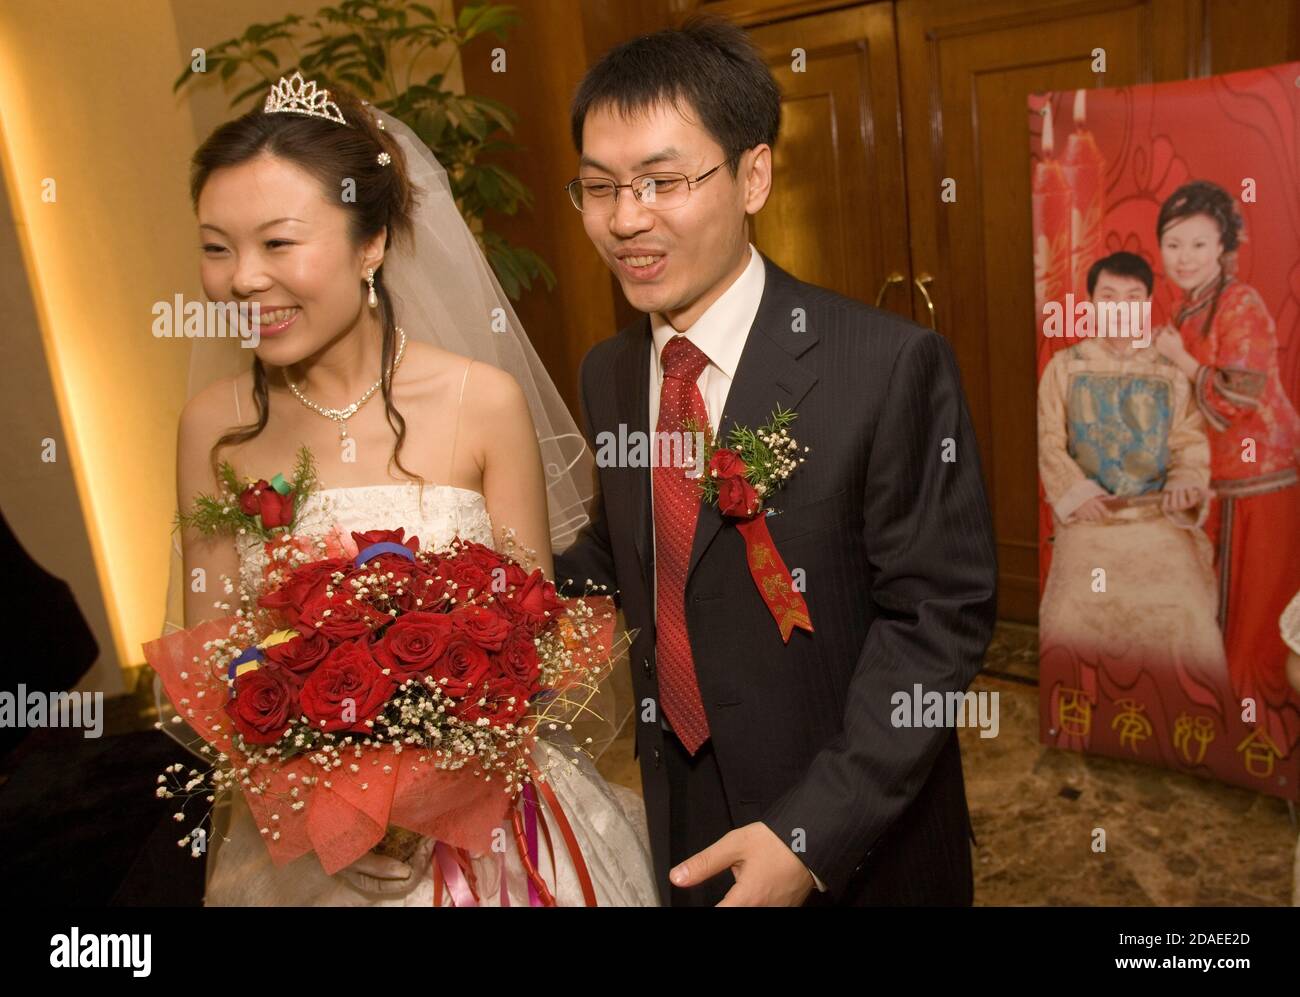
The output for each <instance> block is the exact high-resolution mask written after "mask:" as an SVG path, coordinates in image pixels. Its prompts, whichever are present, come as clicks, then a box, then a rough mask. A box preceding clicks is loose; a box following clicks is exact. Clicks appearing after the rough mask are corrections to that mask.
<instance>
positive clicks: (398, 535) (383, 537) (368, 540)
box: [352, 530, 420, 554]
mask: <svg viewBox="0 0 1300 997" xmlns="http://www.w3.org/2000/svg"><path fill="white" fill-rule="evenodd" d="M405 535H406V530H366V531H365V532H364V533H358V532H357V531H356V530H353V531H352V539H353V540H354V541H355V542H356V545H357V553H358V554H360V553H361V552H362V551H363V550H365V549H366V548H367V547H369V546H370V545H371V544H382V543H394V544H401V545H402V546H403V547H408V548H410V551H411V553H412V554H415V553H418V552H419V550H420V538H419V537H407V539H405V540H403V539H402V537H403V536H405Z"/></svg>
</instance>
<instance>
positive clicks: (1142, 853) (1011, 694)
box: [598, 624, 1297, 906]
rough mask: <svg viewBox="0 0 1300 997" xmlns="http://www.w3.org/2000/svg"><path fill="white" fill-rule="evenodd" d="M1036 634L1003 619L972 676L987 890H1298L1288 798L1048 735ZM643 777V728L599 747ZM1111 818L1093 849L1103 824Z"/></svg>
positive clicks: (1124, 901) (1273, 893)
mask: <svg viewBox="0 0 1300 997" xmlns="http://www.w3.org/2000/svg"><path fill="white" fill-rule="evenodd" d="M1036 649H1037V634H1036V631H1035V630H1034V629H1033V628H1032V627H1021V626H1015V625H1011V624H1006V625H1000V626H999V628H998V631H997V634H996V635H995V637H994V639H993V642H992V644H991V645H990V647H989V653H988V655H987V657H986V659H985V670H984V672H983V673H982V674H981V675H980V676H979V678H978V679H977V680H976V681H975V683H974V684H973V685H972V689H974V690H976V691H980V690H989V691H994V690H996V691H997V692H998V693H1000V695H999V706H1000V728H999V733H998V736H997V737H995V738H981V737H980V736H979V732H978V730H975V729H973V728H966V729H963V730H961V732H960V737H961V741H962V759H963V765H964V771H965V776H966V795H967V799H968V801H969V804H970V809H971V816H972V821H973V823H974V827H975V836H976V838H977V839H978V844H977V845H976V847H975V902H976V904H977V905H987V906H1008V905H1020V904H1032V905H1039V904H1048V905H1067V904H1081V905H1114V906H1181V905H1195V906H1239V905H1250V906H1281V905H1288V904H1290V903H1291V891H1292V882H1293V876H1294V862H1295V855H1296V833H1297V832H1296V826H1295V823H1294V817H1293V815H1292V814H1291V813H1289V812H1288V808H1287V805H1286V803H1284V802H1282V801H1281V800H1278V799H1275V798H1272V797H1266V796H1260V795H1258V794H1256V793H1252V792H1248V791H1247V790H1244V789H1239V788H1237V787H1235V786H1229V785H1226V784H1223V783H1218V782H1212V781H1210V780H1207V779H1199V778H1195V777H1192V776H1187V775H1182V774H1180V773H1176V772H1172V771H1168V770H1165V769H1158V768H1152V767H1149V766H1145V765H1138V764H1135V763H1132V762H1124V761H1119V760H1116V759H1110V758H1102V757H1097V756H1090V755H1082V754H1077V753H1074V752H1068V751H1061V750H1058V749H1053V748H1045V747H1043V746H1042V745H1040V744H1039V743H1038V686H1037V678H1038V675H1037V650H1036ZM598 767H599V768H600V769H601V771H602V772H603V773H604V774H605V776H606V778H608V779H610V780H611V781H613V782H618V783H621V784H623V785H626V786H630V787H632V788H634V789H637V790H639V789H640V772H639V769H638V765H637V762H636V760H635V759H634V758H633V757H632V742H631V730H630V727H629V729H627V730H625V731H624V732H623V735H622V736H621V737H620V738H619V739H618V740H617V741H615V742H614V744H613V745H611V747H610V748H609V749H608V750H607V751H606V752H605V753H604V754H603V755H602V756H601V757H600V759H599V762H598ZM1095 828H1103V829H1105V832H1106V850H1105V851H1104V852H1094V851H1093V848H1092V841H1093V831H1094V829H1095Z"/></svg>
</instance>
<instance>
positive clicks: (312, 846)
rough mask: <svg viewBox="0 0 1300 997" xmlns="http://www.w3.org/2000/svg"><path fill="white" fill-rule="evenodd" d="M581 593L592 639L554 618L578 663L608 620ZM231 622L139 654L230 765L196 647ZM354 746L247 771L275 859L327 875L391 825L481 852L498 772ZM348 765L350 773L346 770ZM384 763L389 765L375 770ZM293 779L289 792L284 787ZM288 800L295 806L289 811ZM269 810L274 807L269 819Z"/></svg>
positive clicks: (233, 755) (216, 692)
mask: <svg viewBox="0 0 1300 997" xmlns="http://www.w3.org/2000/svg"><path fill="white" fill-rule="evenodd" d="M586 602H587V604H588V606H589V607H591V608H593V609H594V610H596V614H595V619H594V620H590V621H589V624H594V625H596V626H597V627H598V628H599V629H598V631H597V633H598V636H597V637H596V638H595V639H591V638H590V636H589V637H588V639H586V640H580V639H579V638H578V637H577V635H576V634H573V633H572V632H568V627H567V626H566V625H565V624H564V623H563V622H562V624H561V633H562V634H563V635H564V637H565V642H566V644H568V646H569V647H570V649H571V650H572V651H573V652H574V653H575V659H576V661H578V662H584V663H585V662H590V661H592V660H594V659H598V658H600V657H601V651H600V650H598V649H601V648H604V649H608V648H609V646H610V642H611V640H612V636H613V630H614V620H615V612H614V609H613V600H612V599H610V598H608V597H603V596H602V597H589V598H588V599H587V600H586ZM566 605H569V604H567V603H566ZM235 622H236V618H235V617H225V618H222V619H218V620H210V621H207V622H205V623H201V624H199V625H198V626H196V627H193V628H191V629H190V630H186V631H179V632H176V633H172V634H169V635H167V636H165V637H161V638H159V639H158V640H154V641H150V642H149V643H147V644H145V645H144V654H145V659H146V660H147V661H148V662H149V665H150V666H151V667H152V668H153V669H154V670H155V671H156V672H157V673H158V675H159V677H160V678H161V680H162V683H163V688H164V689H165V690H166V692H167V696H168V698H169V699H170V700H171V702H172V704H173V705H174V706H175V707H176V710H177V712H178V714H179V715H180V716H181V717H182V718H183V719H184V720H185V722H186V723H188V724H189V725H190V727H192V728H193V729H194V731H195V732H196V733H197V734H199V736H200V737H202V738H203V739H204V740H205V741H206V742H207V743H208V744H210V745H212V747H213V749H214V751H219V752H225V753H226V754H227V755H228V756H229V757H230V759H231V760H232V762H233V763H234V764H235V765H236V766H237V767H238V766H241V765H243V764H245V760H246V756H245V755H243V754H242V753H241V752H240V751H238V750H237V749H236V748H235V747H234V744H233V741H232V739H231V733H232V731H233V730H234V726H233V724H232V722H231V721H230V719H229V718H228V717H227V715H226V713H225V710H224V707H225V704H226V700H227V699H228V697H229V686H228V685H227V683H226V681H225V679H224V677H223V676H216V675H212V674H210V673H209V670H208V666H207V664H206V662H207V659H208V658H209V657H210V655H211V652H210V651H208V650H205V649H204V646H203V645H204V644H205V643H206V642H208V641H211V640H214V639H218V638H227V637H229V636H230V631H231V628H232V626H233V625H234V624H235ZM196 658H197V659H198V661H196V660H195V659H196ZM182 676H184V677H182ZM562 684H563V683H562ZM200 692H202V693H203V696H201V697H200V696H199V693H200ZM200 704H201V706H200ZM357 755H358V753H356V752H348V751H346V750H344V751H342V752H341V757H342V758H343V765H342V766H340V767H338V768H335V769H332V770H331V771H330V772H329V773H328V775H325V774H324V773H323V771H322V770H321V769H320V768H319V767H318V766H316V765H313V764H312V763H311V762H310V761H308V760H307V759H306V758H305V757H296V758H293V759H290V760H288V761H285V762H281V763H279V764H277V765H274V766H271V765H262V766H259V767H258V769H257V770H256V771H255V772H253V773H251V774H252V776H253V777H254V781H255V782H259V783H265V784H266V786H265V790H264V791H263V792H260V793H253V792H245V799H246V800H247V802H248V806H249V809H250V811H251V812H252V814H253V817H254V819H255V820H256V821H257V825H258V827H259V828H263V827H264V828H268V829H269V830H268V833H267V834H265V835H263V840H264V841H265V842H266V846H267V850H268V851H269V853H270V855H271V858H272V861H274V862H275V864H276V865H285V864H287V863H289V862H291V861H293V860H294V859H296V858H298V857H300V856H302V855H304V854H307V853H308V852H312V853H314V854H315V855H316V856H317V859H318V860H319V861H320V864H321V868H322V869H324V870H325V872H326V873H329V874H333V873H335V872H337V871H338V870H340V869H342V868H345V867H346V866H348V865H351V864H352V863H353V862H355V861H356V860H357V859H358V858H360V857H361V856H363V855H365V854H366V852H368V851H370V849H372V848H373V847H374V846H375V845H376V844H378V843H379V841H380V840H381V839H382V838H383V837H384V834H385V833H386V831H387V829H388V828H389V827H390V826H396V827H401V828H405V829H407V830H410V831H414V832H416V833H419V834H423V835H427V836H429V837H431V838H434V839H436V840H438V841H443V842H446V843H447V844H448V845H450V846H452V847H454V848H461V849H464V850H466V851H467V852H469V853H470V854H471V855H482V854H484V853H486V852H487V851H488V849H489V848H490V847H491V844H492V833H493V831H494V830H495V829H496V828H498V827H500V826H501V825H502V823H503V822H504V820H505V818H506V814H507V813H508V811H509V808H510V806H511V804H512V802H513V800H512V798H511V797H510V796H509V795H507V793H506V792H505V782H504V779H503V778H502V777H501V776H499V775H497V776H493V778H492V779H491V780H490V781H489V780H485V779H484V778H483V777H482V776H481V775H480V774H476V773H477V772H478V769H477V767H476V766H475V765H474V763H473V762H471V763H470V764H468V765H466V766H465V767H464V768H461V769H458V770H454V771H451V770H446V769H440V768H438V767H437V766H436V765H435V764H433V760H432V759H433V756H432V753H431V752H430V751H428V750H426V749H420V748H416V747H406V748H404V750H403V751H402V752H401V753H400V754H399V753H398V752H397V751H396V750H395V748H394V747H393V746H391V745H384V746H381V747H369V748H362V749H361V750H360V752H359V757H358V756H357ZM422 757H423V758H425V759H426V760H425V761H423V762H422V761H421V760H420V759H421V758H422ZM354 764H355V765H356V766H357V768H358V771H356V772H353V771H351V765H354ZM385 766H387V767H388V768H389V771H387V772H385V771H384V768H385ZM291 776H292V778H291ZM304 777H310V779H312V780H315V779H317V777H319V781H315V782H314V783H311V784H306V783H304ZM326 781H328V782H329V783H330V785H329V786H326V785H325V783H326ZM363 786H364V788H363ZM294 787H297V788H298V796H297V797H296V798H295V797H292V796H291V795H290V793H291V790H292V789H293V788H294ZM295 802H301V803H303V806H301V807H299V808H298V809H297V810H295V809H293V808H292V804H293V803H295ZM274 815H278V818H277V819H275V820H273V819H272V817H273V816H274ZM273 832H278V833H279V836H278V837H275V836H273Z"/></svg>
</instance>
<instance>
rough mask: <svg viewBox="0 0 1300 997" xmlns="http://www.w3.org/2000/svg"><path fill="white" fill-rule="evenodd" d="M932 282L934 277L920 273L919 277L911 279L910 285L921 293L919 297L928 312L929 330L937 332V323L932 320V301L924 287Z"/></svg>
mask: <svg viewBox="0 0 1300 997" xmlns="http://www.w3.org/2000/svg"><path fill="white" fill-rule="evenodd" d="M933 280H934V277H932V276H931V275H930V274H928V273H926V272H925V271H922V272H921V276H919V277H915V278H913V280H912V283H913V284H914V285H915V286H916V289H917V290H918V291H920V292H921V297H923V298H925V307H926V308H928V309H929V310H930V328H931V329H933V330H934V331H935V332H938V331H939V323H938V322H936V321H935V318H934V300H933V299H932V298H931V297H930V291H929V289H928V288H926V285H927V284H929V283H931V282H933Z"/></svg>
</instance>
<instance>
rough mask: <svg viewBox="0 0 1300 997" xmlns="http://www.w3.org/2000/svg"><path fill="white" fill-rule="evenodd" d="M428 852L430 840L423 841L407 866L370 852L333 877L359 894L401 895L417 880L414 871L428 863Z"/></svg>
mask: <svg viewBox="0 0 1300 997" xmlns="http://www.w3.org/2000/svg"><path fill="white" fill-rule="evenodd" d="M432 852H433V839H432V838H423V839H421V841H420V844H419V846H418V847H417V848H416V850H415V853H414V854H413V855H412V856H411V858H410V863H409V864H408V863H406V862H400V861H398V860H397V859H395V858H392V857H391V856H388V855H380V854H378V853H376V852H373V851H371V852H366V854H365V855H362V856H361V858H359V859H357V860H356V861H355V862H353V863H352V864H351V865H350V866H347V867H346V868H343V869H340V870H339V871H338V872H337V873H335V875H337V876H341V877H342V878H343V879H344V880H346V881H347V882H348V883H350V884H351V885H352V887H353V888H354V889H357V890H360V891H361V892H363V893H381V894H382V893H405V892H406V891H407V890H409V889H410V888H411V887H412V886H413V885H415V883H416V882H417V881H418V880H419V872H418V871H417V870H423V869H424V867H425V866H427V865H428V864H429V860H430V858H431V856H432Z"/></svg>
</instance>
